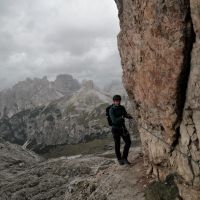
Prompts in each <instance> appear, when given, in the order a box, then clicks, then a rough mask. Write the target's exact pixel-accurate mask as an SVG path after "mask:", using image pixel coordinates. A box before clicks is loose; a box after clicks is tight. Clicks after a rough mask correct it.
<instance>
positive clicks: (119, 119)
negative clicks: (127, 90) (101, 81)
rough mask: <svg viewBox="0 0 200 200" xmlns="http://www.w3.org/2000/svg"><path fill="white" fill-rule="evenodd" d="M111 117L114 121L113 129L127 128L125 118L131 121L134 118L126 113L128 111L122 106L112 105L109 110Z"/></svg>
mask: <svg viewBox="0 0 200 200" xmlns="http://www.w3.org/2000/svg"><path fill="white" fill-rule="evenodd" d="M109 115H110V118H111V120H112V127H114V128H122V127H125V120H124V118H129V119H131V118H132V117H131V116H130V115H129V114H128V113H127V112H126V109H125V107H124V106H122V105H118V106H116V105H112V107H111V108H110V110H109Z"/></svg>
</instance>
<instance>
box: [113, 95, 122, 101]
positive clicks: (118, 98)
mask: <svg viewBox="0 0 200 200" xmlns="http://www.w3.org/2000/svg"><path fill="white" fill-rule="evenodd" d="M121 99H122V98H121V96H120V95H118V94H116V95H114V96H113V101H114V100H119V101H121Z"/></svg>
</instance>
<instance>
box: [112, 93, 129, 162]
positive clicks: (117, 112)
mask: <svg viewBox="0 0 200 200" xmlns="http://www.w3.org/2000/svg"><path fill="white" fill-rule="evenodd" d="M120 103H121V96H120V95H114V96H113V104H112V105H111V106H110V109H109V117H110V119H111V123H112V135H113V139H114V142H115V154H116V157H117V160H118V162H119V164H120V165H123V164H127V165H130V164H131V163H130V162H129V161H128V159H127V158H128V153H129V148H130V146H131V139H130V134H129V132H128V130H127V128H126V126H125V119H124V118H128V119H132V116H131V115H129V114H128V113H127V112H126V109H125V107H124V106H122V105H121V104H120ZM121 137H122V139H123V140H124V142H125V145H124V150H123V155H122V156H121V152H120V139H121Z"/></svg>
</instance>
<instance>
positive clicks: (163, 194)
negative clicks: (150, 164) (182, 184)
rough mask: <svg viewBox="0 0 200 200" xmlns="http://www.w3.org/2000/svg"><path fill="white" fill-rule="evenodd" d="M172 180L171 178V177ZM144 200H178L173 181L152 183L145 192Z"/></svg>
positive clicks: (177, 192)
mask: <svg viewBox="0 0 200 200" xmlns="http://www.w3.org/2000/svg"><path fill="white" fill-rule="evenodd" d="M171 178H172V179H173V177H172V176H171ZM145 199H146V200H176V199H179V191H178V187H177V186H176V185H175V183H174V182H173V180H170V182H155V183H152V184H151V185H150V186H149V187H148V188H147V189H146V191H145Z"/></svg>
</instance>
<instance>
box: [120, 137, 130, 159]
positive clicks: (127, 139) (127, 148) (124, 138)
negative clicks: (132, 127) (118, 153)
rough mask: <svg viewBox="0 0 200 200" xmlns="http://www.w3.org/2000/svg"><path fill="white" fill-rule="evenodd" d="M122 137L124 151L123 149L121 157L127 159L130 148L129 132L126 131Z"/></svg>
mask: <svg viewBox="0 0 200 200" xmlns="http://www.w3.org/2000/svg"><path fill="white" fill-rule="evenodd" d="M122 138H123V140H124V142H125V145H124V151H123V158H124V159H126V160H127V158H128V153H129V149H130V146H131V138H130V134H129V133H128V134H127V135H122Z"/></svg>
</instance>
